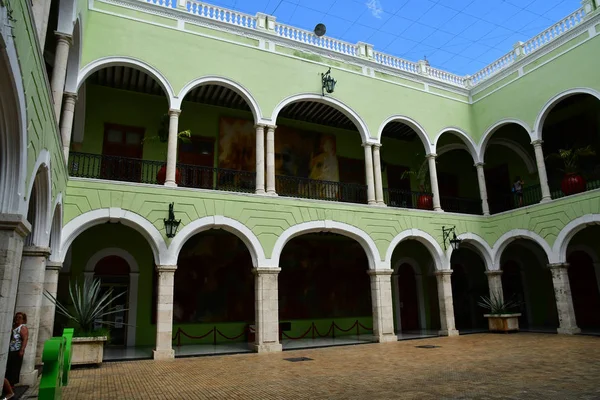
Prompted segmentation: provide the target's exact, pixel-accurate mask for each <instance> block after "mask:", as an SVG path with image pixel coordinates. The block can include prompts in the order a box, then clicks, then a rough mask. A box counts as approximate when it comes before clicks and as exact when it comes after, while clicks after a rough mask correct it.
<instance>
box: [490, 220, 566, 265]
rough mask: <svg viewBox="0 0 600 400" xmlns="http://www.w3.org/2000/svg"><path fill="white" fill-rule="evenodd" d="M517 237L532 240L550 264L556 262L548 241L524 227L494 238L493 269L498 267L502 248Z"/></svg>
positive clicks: (556, 258) (555, 256)
mask: <svg viewBox="0 0 600 400" xmlns="http://www.w3.org/2000/svg"><path fill="white" fill-rule="evenodd" d="M517 239H530V240H532V241H533V242H535V243H537V244H538V245H539V246H540V247H541V248H542V249H543V250H544V252H545V254H546V257H547V258H548V262H549V263H550V264H553V263H557V262H558V256H557V255H556V253H555V252H554V251H553V250H552V248H551V247H550V245H549V244H548V242H546V241H545V240H544V239H543V238H542V237H541V236H540V235H538V234H537V233H534V232H531V231H528V230H525V229H513V230H511V231H508V232H506V233H505V234H504V235H502V236H500V238H499V239H498V240H496V243H494V246H493V247H492V260H493V270H497V269H499V266H500V259H501V257H502V253H503V252H504V249H506V246H508V245H509V244H510V243H512V242H514V241H515V240H517Z"/></svg>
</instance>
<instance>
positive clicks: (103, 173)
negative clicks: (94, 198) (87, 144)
mask: <svg viewBox="0 0 600 400" xmlns="http://www.w3.org/2000/svg"><path fill="white" fill-rule="evenodd" d="M143 139H144V128H140V127H134V126H125V125H117V124H104V142H103V144H102V155H103V157H102V164H101V168H100V178H102V179H111V180H117V181H127V182H139V181H140V180H141V174H142V154H143V144H142V140H143Z"/></svg>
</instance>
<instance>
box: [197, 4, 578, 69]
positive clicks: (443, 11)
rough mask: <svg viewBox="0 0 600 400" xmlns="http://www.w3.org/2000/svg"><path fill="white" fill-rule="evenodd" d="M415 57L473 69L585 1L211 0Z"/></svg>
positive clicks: (444, 66) (448, 66)
mask: <svg viewBox="0 0 600 400" xmlns="http://www.w3.org/2000/svg"><path fill="white" fill-rule="evenodd" d="M208 2H209V3H212V4H215V5H220V6H223V7H227V8H231V9H235V10H238V11H243V12H245V13H249V14H252V15H254V14H255V13H256V12H264V13H267V14H271V15H275V16H276V17H277V21H279V22H282V23H286V24H290V25H293V26H296V27H299V28H303V29H307V30H311V31H312V30H313V28H314V27H315V25H316V24H317V23H319V22H321V23H324V24H325V25H326V26H327V36H330V37H333V38H337V39H342V40H345V41H348V42H350V43H356V42H359V41H362V42H367V43H370V44H373V45H374V46H375V49H376V50H378V51H383V52H385V53H389V54H392V55H395V56H398V57H402V58H405V59H407V60H411V61H417V60H419V59H423V57H424V56H427V59H428V60H429V62H430V63H431V65H432V66H434V67H437V68H441V69H444V70H447V71H450V72H454V73H457V74H459V75H466V74H473V73H475V72H477V71H478V70H480V69H481V68H483V67H485V66H486V65H488V64H489V63H491V62H493V61H494V60H496V59H497V58H499V57H501V56H502V55H504V54H505V53H507V52H508V51H510V50H511V49H512V47H513V44H515V43H516V42H518V41H526V40H528V39H529V38H531V37H533V36H535V35H536V34H537V33H539V32H541V31H542V30H544V29H545V28H547V27H549V26H551V25H553V24H554V23H555V22H558V21H559V20H560V19H562V18H564V17H565V16H567V15H569V14H570V13H571V12H573V11H575V10H577V9H578V8H579V7H581V5H580V0H209V1H208Z"/></svg>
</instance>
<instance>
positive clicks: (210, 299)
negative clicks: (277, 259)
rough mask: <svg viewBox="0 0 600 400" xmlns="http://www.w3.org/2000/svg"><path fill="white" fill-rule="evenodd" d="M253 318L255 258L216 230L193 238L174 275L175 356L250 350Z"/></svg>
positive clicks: (236, 240) (233, 238)
mask: <svg viewBox="0 0 600 400" xmlns="http://www.w3.org/2000/svg"><path fill="white" fill-rule="evenodd" d="M221 249H227V251H221ZM254 319H255V313H254V276H253V274H252V257H251V255H250V252H249V251H248V248H247V247H246V245H245V244H244V242H243V241H242V240H241V239H240V238H238V237H237V236H235V235H233V234H232V233H229V232H226V231H223V230H216V229H211V230H208V231H204V232H201V233H198V234H196V235H194V236H192V237H191V238H189V239H188V240H187V241H186V242H185V244H184V245H183V247H182V248H181V251H180V252H179V257H178V259H177V270H176V271H175V283H174V296H173V332H174V337H175V339H174V342H173V344H174V349H175V354H176V355H178V356H179V355H192V354H206V353H212V352H214V351H215V349H214V347H213V346H217V345H218V346H219V349H218V350H217V351H219V352H231V351H235V352H240V351H249V348H248V345H247V343H249V342H250V341H253V340H252V338H251V337H250V335H249V334H248V332H249V331H248V328H249V326H250V325H252V324H254ZM206 345H209V346H206Z"/></svg>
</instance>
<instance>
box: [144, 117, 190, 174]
mask: <svg viewBox="0 0 600 400" xmlns="http://www.w3.org/2000/svg"><path fill="white" fill-rule="evenodd" d="M169 121H170V117H169V114H164V115H163V116H162V117H161V120H160V128H158V133H157V135H156V136H149V137H145V138H144V139H143V140H142V143H157V142H159V143H166V142H167V141H168V140H169ZM191 135H192V132H191V131H190V130H184V131H181V132H179V133H178V134H177V140H178V141H179V142H182V143H191V140H190V137H191ZM168 150H169V148H168V147H167V148H165V150H164V152H163V159H164V160H166V159H167V152H168ZM166 179H167V164H163V165H162V166H161V168H160V169H159V170H158V173H157V174H156V182H157V183H158V184H159V185H163V184H164V183H165V181H166ZM180 182H181V173H180V172H179V169H176V170H175V183H177V184H179V183H180Z"/></svg>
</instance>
